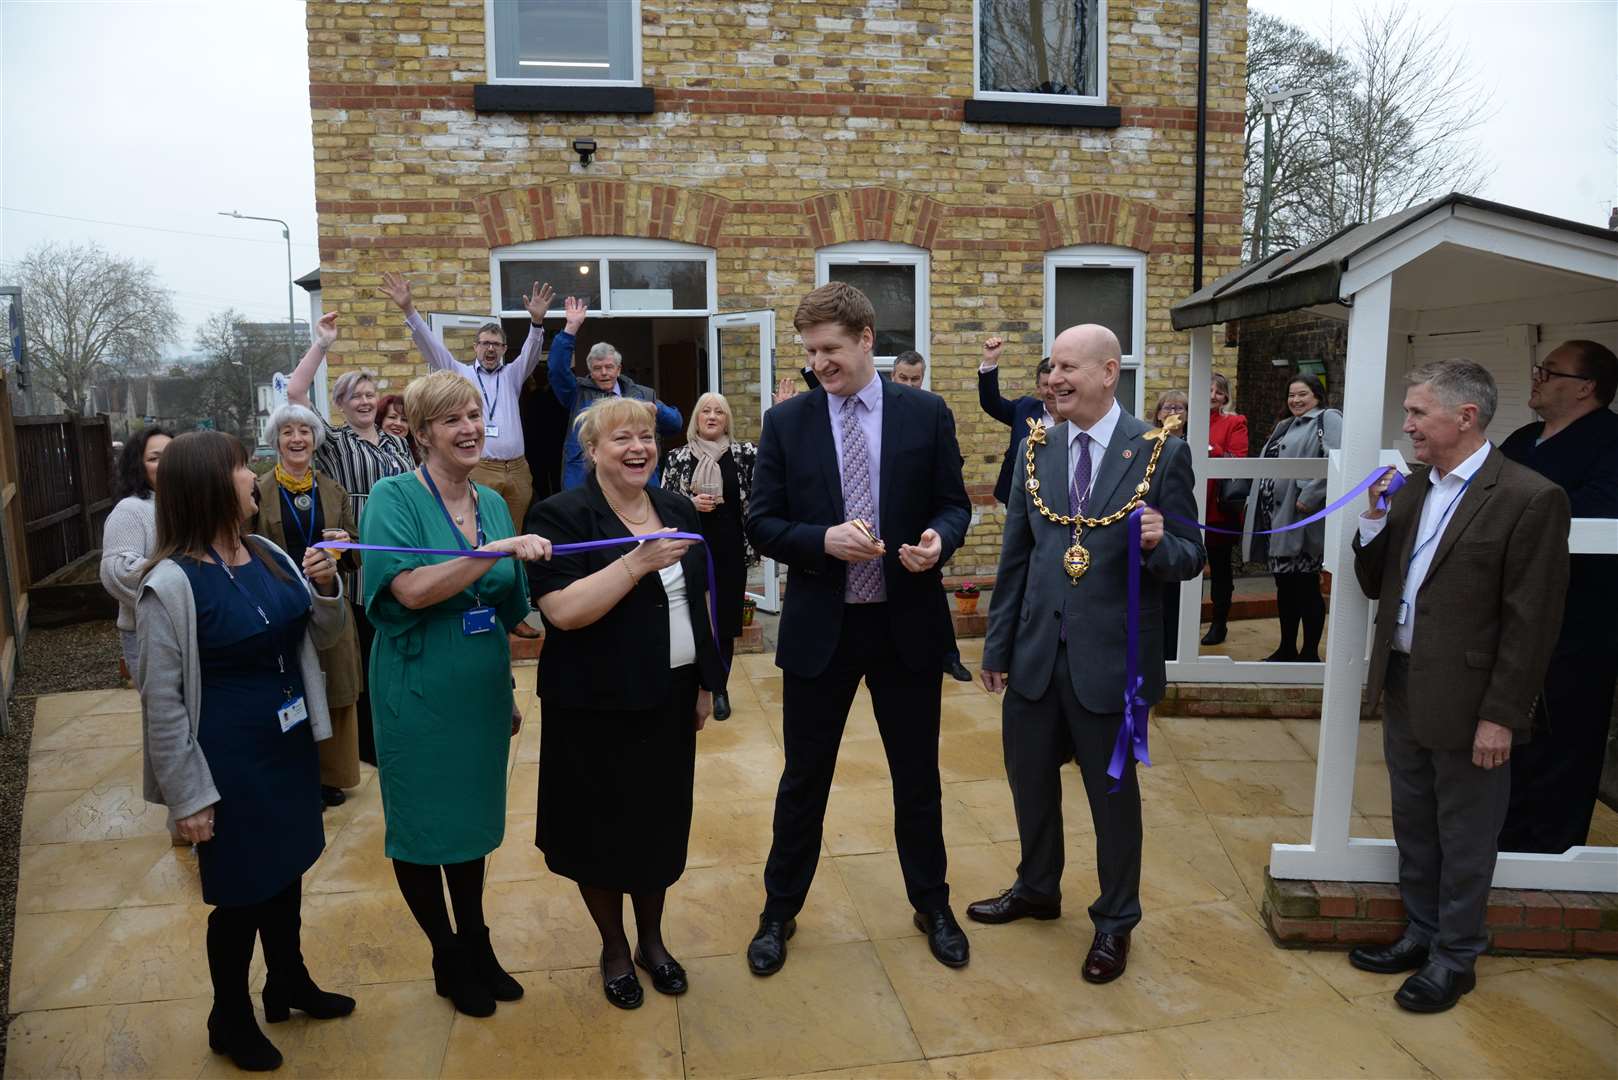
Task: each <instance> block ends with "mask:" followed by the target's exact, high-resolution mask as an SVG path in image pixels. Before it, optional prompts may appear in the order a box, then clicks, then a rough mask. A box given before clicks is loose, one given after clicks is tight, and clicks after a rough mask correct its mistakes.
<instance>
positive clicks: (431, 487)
mask: <svg viewBox="0 0 1618 1080" xmlns="http://www.w3.org/2000/svg"><path fill="white" fill-rule="evenodd" d="M421 476H422V479H424V480H426V481H427V490H428V491H430V492H432V493H433V500H434V501H435V502H437V503H438V509H439V510H440V511H442V512H443V514H444V520H445V521H447V522H449V527H450V531H451V532H453V533H454V534H455V542H456V543H457V544H459V545H461V550H462V551H471V550H472V545H470V544H468V543H467V542H466V537H465V536H463V535H462V534H461V527H460V526H459V525H457V524H455V518H454V517H453V516H452V515H451V514H450V512H449V507H447V506H445V505H444V496H442V495H440V494H439V493H438V485H437V484H435V483H433V474H432V472H431V471H430V470H429V469H428V468H427V466H425V465H423V466H422V467H421ZM472 512H473V514H474V515H476V517H477V523H478V547H482V546H483V543H484V537H483V507H482V506H480V505H478V489H477V487H476V486H473V488H472Z"/></svg>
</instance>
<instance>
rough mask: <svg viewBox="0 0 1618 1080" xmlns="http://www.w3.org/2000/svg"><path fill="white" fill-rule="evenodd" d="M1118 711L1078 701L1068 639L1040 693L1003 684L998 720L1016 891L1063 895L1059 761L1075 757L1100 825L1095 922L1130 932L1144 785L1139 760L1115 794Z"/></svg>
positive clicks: (1135, 918)
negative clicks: (1015, 849) (1034, 695)
mask: <svg viewBox="0 0 1618 1080" xmlns="http://www.w3.org/2000/svg"><path fill="white" fill-rule="evenodd" d="M1123 722H1124V714H1123V713H1121V712H1116V713H1107V714H1104V715H1103V714H1098V713H1093V712H1090V711H1089V710H1087V709H1086V708H1085V707H1084V706H1083V705H1080V704H1079V699H1078V697H1077V696H1076V695H1075V694H1074V692H1073V679H1072V676H1071V675H1070V674H1069V670H1068V659H1067V645H1066V643H1063V644H1062V645H1060V646H1059V647H1058V648H1057V650H1056V670H1055V671H1054V672H1053V673H1052V675H1051V682H1050V686H1048V687H1047V688H1046V690H1045V695H1044V696H1043V697H1041V698H1038V699H1031V698H1026V697H1023V696H1022V695H1021V694H1019V693H1017V691H1015V690H1012V689H1009V688H1008V689H1007V690H1006V700H1005V706H1004V709H1003V713H1002V722H1001V726H1000V731H1001V740H1002V743H1003V744H1004V747H1005V755H1006V775H1007V777H1008V778H1010V780H1011V800H1012V805H1013V808H1014V809H1015V810H1016V813H1017V838H1018V840H1019V841H1020V842H1021V845H1022V862H1021V863H1019V864H1018V866H1017V882H1016V884H1015V885H1013V886H1012V890H1013V891H1014V892H1015V893H1016V894H1017V895H1018V896H1023V897H1027V898H1028V899H1030V900H1039V901H1057V900H1060V899H1061V898H1062V867H1063V866H1064V865H1065V863H1066V861H1067V860H1066V849H1065V848H1064V846H1063V833H1062V776H1061V772H1062V765H1063V764H1064V763H1065V762H1066V761H1067V760H1068V759H1069V758H1074V757H1076V758H1077V759H1078V765H1079V773H1080V774H1081V775H1082V776H1083V777H1084V793H1085V795H1086V797H1088V798H1089V800H1090V816H1091V818H1092V819H1093V820H1094V822H1095V828H1096V872H1097V875H1098V876H1099V878H1100V880H1101V895H1100V896H1098V897H1097V898H1096V900H1095V903H1093V904H1091V905H1090V920H1091V921H1092V922H1094V923H1095V926H1096V929H1097V930H1100V931H1102V932H1104V933H1108V934H1125V933H1128V932H1129V931H1130V930H1133V929H1134V928H1135V925H1136V924H1137V923H1139V922H1140V850H1141V824H1140V784H1139V782H1138V780H1137V779H1136V776H1135V760H1134V759H1133V758H1131V759H1130V760H1129V764H1128V765H1127V766H1126V768H1125V771H1124V776H1123V781H1122V783H1121V784H1120V785H1119V788H1118V791H1117V792H1116V793H1109V792H1110V790H1111V788H1112V785H1113V780H1112V778H1111V777H1109V776H1108V775H1107V766H1108V765H1109V764H1110V763H1111V761H1112V748H1113V745H1114V743H1115V742H1116V741H1117V739H1118V728H1119V727H1120V726H1121V725H1122V724H1123Z"/></svg>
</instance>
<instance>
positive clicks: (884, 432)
mask: <svg viewBox="0 0 1618 1080" xmlns="http://www.w3.org/2000/svg"><path fill="white" fill-rule="evenodd" d="M792 322H793V326H795V327H796V328H797V330H798V333H799V335H800V337H801V338H802V340H803V347H804V351H805V352H806V354H807V355H808V359H809V363H810V365H811V366H812V367H813V369H814V374H815V376H816V377H817V379H818V380H819V383H820V385H819V386H818V387H817V388H816V389H814V390H813V391H810V392H809V393H806V394H797V395H795V396H794V397H792V398H790V399H788V400H786V401H783V402H782V403H781V404H779V405H776V406H775V407H774V408H772V409H770V410H769V412H768V413H766V414H765V417H764V431H763V435H762V437H761V439H760V441H759V450H758V464H757V466H756V467H755V470H754V473H753V497H752V500H751V504H750V506H749V508H748V515H747V535H748V537H749V538H750V539H751V540H752V542H753V546H754V548H756V549H757V550H758V551H760V552H762V553H763V554H765V555H768V556H770V557H771V558H773V559H775V560H776V561H778V562H782V563H785V564H786V565H787V568H788V574H787V593H786V601H785V604H784V606H783V608H782V612H781V624H780V640H779V643H778V645H777V648H776V653H775V662H776V665H777V666H778V667H780V668H781V669H782V671H783V672H784V673H785V674H784V678H783V691H784V693H783V707H782V720H783V724H784V727H783V732H782V734H783V742H784V744H785V751H786V767H785V769H784V770H783V771H782V774H781V784H780V787H779V789H778V790H777V792H776V797H775V829H774V842H773V843H772V845H771V847H770V858H769V862H768V863H766V864H765V867H764V888H765V892H766V897H767V898H766V901H765V905H764V911H763V914H761V915H760V916H759V926H758V933H757V934H756V935H755V936H754V938H753V940H752V943H751V944H750V945H749V946H748V948H747V962H748V965H749V966H750V967H751V968H752V970H753V972H754V974H757V975H772V974H774V973H775V972H777V971H779V970H780V969H781V965H782V964H783V963H785V961H786V942H787V939H788V938H789V937H791V936H792V932H793V929H794V927H795V921H794V920H795V916H796V915H797V913H798V912H799V910H801V909H802V907H803V903H804V898H805V897H806V896H807V895H808V893H809V886H810V883H811V882H812V881H813V880H814V876H815V867H816V864H817V862H818V861H819V858H820V840H821V829H822V825H823V822H824V819H825V815H826V801H827V798H828V797H829V795H830V792H831V782H832V774H833V772H834V771H835V770H836V767H837V749H838V745H839V744H840V743H841V741H842V737H843V728H844V725H845V724H846V723H847V720H848V710H849V706H850V705H852V704H853V701H854V694H855V691H856V690H857V689H858V688H859V684H860V680H861V679H864V680H865V683H866V686H867V687H868V688H869V689H870V691H871V703H872V706H873V708H874V710H875V713H876V722H877V728H878V730H879V731H880V732H881V735H882V745H883V748H884V750H885V751H886V752H887V758H888V769H889V772H890V773H891V774H892V777H893V811H894V838H895V840H896V841H897V846H898V849H899V865H900V868H901V870H902V871H903V873H904V881H905V893H906V895H907V896H908V898H909V900H910V904H911V906H912V907H913V908H915V912H916V913H915V923H916V926H917V927H918V928H919V929H920V930H921V931H922V932H923V933H925V934H926V935H927V940H928V945H929V947H930V948H931V949H932V952H933V955H934V956H935V957H936V958H937V959H938V960H939V961H940V962H941V963H944V964H947V965H949V966H951V967H960V966H962V965H964V964H965V963H966V962H967V959H968V945H967V940H966V935H965V933H963V932H962V930H961V927H960V924H959V923H957V922H956V921H955V916H954V914H953V913H951V911H950V907H949V885H948V883H947V882H946V880H945V871H946V863H947V860H946V857H945V853H944V830H943V812H942V787H941V785H940V783H939V778H938V726H939V704H940V694H941V691H940V676H941V675H942V673H943V663H942V662H943V657H944V655H945V653H946V652H947V651H948V648H949V645H950V642H951V638H952V627H951V624H950V616H949V608H948V605H947V603H946V600H945V597H944V589H943V583H942V580H941V575H940V568H941V567H942V566H943V564H944V563H946V562H947V561H948V560H949V557H950V555H952V554H953V553H954V552H955V550H956V549H957V548H958V547H960V545H961V542H962V541H963V540H964V539H965V537H966V528H967V524H968V522H969V521H970V518H971V506H970V503H969V502H968V501H967V497H966V487H965V485H964V484H963V483H962V482H961V466H960V462H961V454H960V448H959V445H958V444H957V442H956V439H955V424H954V421H953V420H952V419H951V417H950V413H949V410H948V409H947V408H945V407H944V402H943V399H942V398H939V397H936V396H934V395H932V394H929V393H926V392H924V391H917V390H913V389H911V388H910V387H908V386H901V385H899V384H897V383H893V382H889V381H885V380H882V379H879V378H877V374H876V361H875V357H874V356H873V354H872V353H873V347H874V345H875V329H874V327H875V325H876V311H875V309H874V308H873V307H872V306H871V301H870V300H869V299H867V298H866V296H865V294H864V293H862V292H860V291H859V290H858V289H856V288H854V287H852V286H850V285H847V284H844V283H842V282H832V283H831V284H829V285H823V286H821V287H820V288H818V289H816V290H815V291H814V292H812V293H810V294H809V295H808V296H806V297H805V298H804V300H803V302H802V303H801V304H799V305H798V310H797V314H796V315H795V316H794V317H793V320H792Z"/></svg>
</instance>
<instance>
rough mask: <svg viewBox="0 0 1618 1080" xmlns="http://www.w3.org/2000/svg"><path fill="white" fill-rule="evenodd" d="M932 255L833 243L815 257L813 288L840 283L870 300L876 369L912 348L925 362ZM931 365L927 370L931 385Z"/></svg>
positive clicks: (909, 249) (903, 246)
mask: <svg viewBox="0 0 1618 1080" xmlns="http://www.w3.org/2000/svg"><path fill="white" fill-rule="evenodd" d="M930 271H931V256H930V255H929V254H928V253H927V251H926V249H925V248H918V247H911V246H910V245H909V244H880V243H851V244H834V245H832V246H831V247H826V248H821V249H820V250H819V251H818V252H816V253H815V284H816V285H817V286H819V285H824V284H826V283H827V282H831V281H841V282H844V283H846V284H849V285H852V286H854V287H855V288H856V289H858V290H860V291H861V292H863V293H864V294H865V295H866V296H868V297H870V298H871V303H872V305H873V306H874V307H875V308H876V366H877V369H878V370H879V371H891V370H892V369H893V358H894V357H896V356H898V355H899V354H900V353H902V352H907V351H909V350H911V349H914V350H915V351H917V352H919V353H921V354H922V356H923V357H926V358H927V359H928V360H931V359H932V358H931V356H930V355H929V354H930V352H931V350H932V339H931V336H930V334H929V331H928V319H927V314H928V300H927V282H928V278H929V276H930ZM931 379H932V364H931V363H929V364H928V365H927V380H928V383H929V384H930V383H931Z"/></svg>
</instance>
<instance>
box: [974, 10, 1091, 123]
mask: <svg viewBox="0 0 1618 1080" xmlns="http://www.w3.org/2000/svg"><path fill="white" fill-rule="evenodd" d="M972 8H973V18H974V21H975V23H976V26H975V33H974V37H975V39H976V46H977V47H976V50H975V56H974V59H975V61H976V68H977V79H976V85H975V87H974V96H975V97H978V98H982V99H988V100H1001V101H1040V102H1066V103H1072V104H1090V105H1102V104H1105V103H1106V90H1105V87H1106V85H1107V44H1106V40H1107V34H1106V29H1107V0H974V3H973V5H972Z"/></svg>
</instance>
